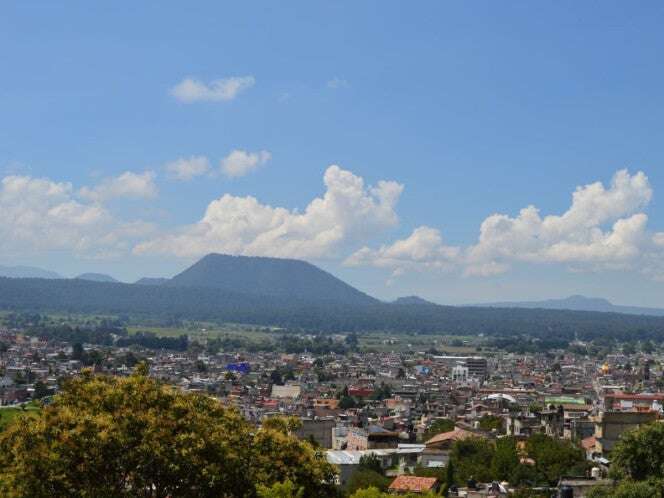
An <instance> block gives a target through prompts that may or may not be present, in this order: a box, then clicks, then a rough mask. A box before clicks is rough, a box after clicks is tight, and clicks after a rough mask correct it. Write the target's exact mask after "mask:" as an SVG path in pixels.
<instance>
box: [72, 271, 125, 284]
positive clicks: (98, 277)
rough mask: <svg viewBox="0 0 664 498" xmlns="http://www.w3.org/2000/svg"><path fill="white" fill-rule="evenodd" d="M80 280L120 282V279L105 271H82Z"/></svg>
mask: <svg viewBox="0 0 664 498" xmlns="http://www.w3.org/2000/svg"><path fill="white" fill-rule="evenodd" d="M76 279H78V280H89V281H91V282H106V283H118V282H119V280H116V279H114V278H113V277H111V276H110V275H105V274H104V273H81V274H80V275H79V276H78V277H76Z"/></svg>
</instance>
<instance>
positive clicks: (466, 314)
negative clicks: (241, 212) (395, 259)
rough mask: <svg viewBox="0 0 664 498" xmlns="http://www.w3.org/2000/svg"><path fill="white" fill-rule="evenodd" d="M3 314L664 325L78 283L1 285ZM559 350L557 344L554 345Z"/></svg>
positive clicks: (479, 325) (329, 326)
mask: <svg viewBox="0 0 664 498" xmlns="http://www.w3.org/2000/svg"><path fill="white" fill-rule="evenodd" d="M0 310H11V311H26V312H39V313H49V312H65V313H93V314H110V315H130V316H133V317H138V318H140V317H149V318H150V319H151V320H158V321H162V322H163V323H169V324H172V323H177V322H179V321H182V320H197V321H213V322H216V323H244V324H255V325H261V326H275V327H281V328H285V329H294V330H297V331H302V330H307V331H322V332H332V333H340V332H351V331H356V332H363V331H390V332H407V333H430V334H436V333H439V334H446V335H476V334H485V335H487V336H510V337H514V336H516V335H528V336H530V337H539V338H541V340H542V341H546V342H547V343H552V346H551V347H560V345H561V344H563V345H564V343H565V342H566V341H567V342H569V341H571V340H574V339H575V338H579V339H581V340H592V339H594V338H597V337H602V338H607V337H613V338H615V339H616V340H619V341H624V340H646V339H650V340H656V341H661V340H662V339H663V338H664V317H654V316H645V315H643V316H636V315H626V314H620V313H597V312H589V311H569V310H547V309H522V308H509V309H505V308H490V307H489V308H487V307H484V308H481V307H454V306H439V305H430V306H395V305H394V304H391V303H381V302H378V301H375V302H371V303H369V304H362V305H355V304H347V303H339V302H331V301H321V300H320V299H319V300H313V301H312V300H307V299H296V298H290V297H279V296H274V295H259V294H255V293H249V294H247V293H238V292H230V291H226V290H223V289H219V288H215V287H178V286H171V285H134V284H124V283H105V282H90V281H87V280H79V279H53V280H44V279H35V278H0ZM553 343H555V344H553Z"/></svg>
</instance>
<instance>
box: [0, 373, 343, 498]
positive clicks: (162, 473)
mask: <svg viewBox="0 0 664 498" xmlns="http://www.w3.org/2000/svg"><path fill="white" fill-rule="evenodd" d="M140 366H141V365H139V367H140ZM145 370H146V369H145V368H137V373H135V374H133V375H132V376H130V377H125V378H122V377H110V376H98V375H92V374H91V373H85V374H84V375H83V376H81V377H79V378H75V379H72V380H69V381H68V382H67V383H66V384H65V386H64V389H63V391H62V392H61V393H60V394H59V395H58V396H56V397H55V399H54V402H53V403H52V404H51V405H49V406H47V407H45V408H44V409H43V410H41V411H40V412H39V414H38V415H37V416H36V417H35V418H33V419H32V420H30V421H28V420H27V419H26V418H19V419H17V420H16V421H15V422H14V423H13V424H12V425H10V426H9V427H8V428H7V430H6V431H5V432H3V433H2V434H1V435H0V495H1V496H3V497H7V498H18V497H26V498H27V497H31V498H42V497H44V498H45V497H49V498H50V497H53V496H68V497H74V498H77V497H80V498H92V497H105V498H124V497H139V498H141V497H144V498H165V497H172V498H177V497H182V498H188V497H192V498H193V497H214V498H219V497H243V498H244V497H248V498H253V497H255V496H257V493H258V491H257V486H261V489H263V490H264V489H265V487H271V486H274V485H275V484H276V483H285V482H287V481H288V482H290V483H291V485H292V487H293V489H295V490H298V492H299V490H300V489H301V490H302V494H303V496H322V497H325V496H332V495H333V494H334V489H333V485H332V480H333V478H334V475H335V470H334V468H333V467H332V466H331V465H329V464H328V463H327V462H326V460H325V458H324V455H323V454H321V453H319V452H316V451H315V450H314V449H313V448H312V447H311V446H310V445H309V444H308V443H307V442H304V441H299V440H298V439H296V438H295V437H294V436H292V435H291V433H290V429H291V428H292V424H290V423H289V422H288V421H284V422H282V423H278V422H276V421H275V422H272V423H270V424H267V425H266V426H265V427H263V428H261V429H260V430H256V429H255V428H254V427H253V426H251V425H250V424H249V423H248V422H246V421H245V420H244V419H243V418H242V417H241V415H240V414H239V413H238V412H237V411H235V410H234V409H229V408H225V407H224V406H222V405H221V404H220V403H219V402H218V401H217V400H215V399H213V398H210V397H207V396H203V395H200V394H190V393H183V392H180V391H178V390H176V389H174V388H172V387H169V386H165V385H162V384H160V383H158V382H157V381H155V380H154V379H151V378H149V377H147V376H146V375H145Z"/></svg>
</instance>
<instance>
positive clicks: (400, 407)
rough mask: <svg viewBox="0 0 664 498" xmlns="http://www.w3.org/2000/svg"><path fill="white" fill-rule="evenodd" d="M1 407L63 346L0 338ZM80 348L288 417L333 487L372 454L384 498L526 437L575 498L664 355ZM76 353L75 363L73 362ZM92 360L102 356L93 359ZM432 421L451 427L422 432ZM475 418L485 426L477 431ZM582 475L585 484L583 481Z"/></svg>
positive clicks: (54, 384)
mask: <svg viewBox="0 0 664 498" xmlns="http://www.w3.org/2000/svg"><path fill="white" fill-rule="evenodd" d="M0 343H2V344H4V345H5V347H4V348H3V350H2V351H0V405H5V406H6V405H13V404H16V403H23V402H26V401H28V400H30V399H31V398H32V397H34V396H36V395H37V393H41V394H43V393H44V391H45V390H46V391H50V392H56V391H57V389H58V384H59V379H61V378H63V377H67V376H70V375H75V374H76V373H77V372H79V371H80V370H81V368H83V366H84V362H83V361H82V360H81V359H80V358H75V357H74V354H73V353H74V352H73V348H72V345H71V344H66V343H54V342H44V341H40V340H39V339H38V338H35V337H28V336H25V335H23V334H21V333H20V331H9V330H0ZM196 346H197V345H196V344H195V343H194V347H192V348H190V350H189V351H187V352H172V351H153V350H137V349H136V348H132V349H127V348H116V347H99V346H90V345H84V348H85V351H87V352H89V351H92V350H101V358H102V359H101V360H100V361H99V360H98V361H96V362H95V363H94V368H96V369H98V370H100V371H106V372H109V373H112V374H117V375H124V374H127V373H129V372H130V371H131V369H132V366H133V365H132V364H131V363H132V362H133V361H136V358H137V357H145V358H147V359H148V360H149V362H150V365H151V375H153V376H155V377H158V378H161V379H163V380H165V381H167V382H170V383H172V384H174V385H178V386H179V387H180V388H182V389H183V390H187V391H198V392H205V393H208V394H209V395H211V396H215V397H217V398H219V399H220V400H221V402H223V403H225V404H227V405H232V406H234V407H236V408H237V409H238V410H240V412H241V413H242V414H243V415H244V416H245V417H246V418H247V419H248V420H250V421H252V422H254V423H256V424H257V425H259V424H261V423H262V421H264V420H265V419H266V418H269V417H274V416H284V415H285V416H292V417H297V418H299V419H300V420H301V422H302V423H301V427H300V429H299V430H298V436H299V437H301V438H303V439H307V440H309V441H311V442H312V443H314V444H316V445H317V446H319V447H320V448H321V449H322V450H324V451H326V455H327V459H328V461H329V462H331V463H333V464H335V465H337V466H338V468H339V478H338V479H339V484H341V485H343V484H345V483H346V482H347V481H348V479H349V478H350V476H351V475H352V474H353V472H354V471H355V470H356V469H357V468H358V466H359V465H360V460H361V458H362V457H363V456H367V455H373V456H375V457H376V458H377V459H378V461H379V462H380V465H381V466H382V467H383V469H384V472H385V475H387V476H391V477H393V478H394V481H393V482H392V484H391V485H390V490H391V491H393V492H394V493H400V492H415V493H418V492H425V491H428V490H435V489H437V487H438V486H440V484H441V483H440V482H438V481H437V480H436V479H435V478H430V477H426V478H425V477H416V476H413V475H411V474H412V471H413V469H414V468H415V467H425V468H440V467H444V466H446V465H447V463H448V461H449V457H450V450H451V447H452V445H453V444H454V442H455V441H457V440H459V439H464V438H467V437H483V438H490V439H496V438H500V437H505V436H513V437H515V438H517V439H525V438H528V437H529V436H531V435H532V434H535V433H544V434H547V435H549V436H551V437H554V438H562V439H568V440H570V441H573V442H574V443H575V444H577V445H579V446H580V447H582V448H583V449H584V451H585V452H586V455H587V458H588V460H589V461H591V462H592V465H593V467H594V469H593V474H592V475H590V476H578V477H579V478H578V479H573V480H569V482H567V484H564V483H563V484H564V485H565V486H568V487H573V488H574V489H575V490H576V491H575V492H576V494H573V495H572V496H583V490H584V489H587V487H588V486H590V485H592V484H594V483H595V482H596V481H597V480H598V479H600V478H601V477H602V476H604V475H606V472H607V470H608V467H609V466H610V453H611V449H612V448H613V446H614V445H615V444H616V442H617V441H618V440H619V438H620V436H621V434H623V433H624V432H625V431H626V430H629V429H631V428H634V427H638V426H640V425H642V424H645V423H649V422H652V421H655V420H658V419H660V418H661V417H662V415H663V406H664V392H662V387H664V386H663V385H662V378H663V373H662V364H663V358H662V356H661V355H659V354H657V353H648V354H646V353H632V354H612V355H608V356H607V357H606V358H603V359H602V360H601V361H599V360H597V359H593V358H590V357H588V356H582V355H579V354H574V353H571V352H568V351H562V350H561V351H550V352H547V353H541V354H540V353H531V354H515V353H506V352H501V351H488V352H487V351H483V352H481V353H475V354H472V355H467V356H462V355H438V354H431V353H430V352H416V351H411V352H380V353H379V352H371V353H369V352H365V353H362V352H356V353H348V354H344V355H340V354H333V353H330V354H326V355H320V356H315V355H311V354H307V353H300V354H285V353H276V352H252V353H249V352H244V351H243V352H238V351H232V352H220V353H216V354H211V353H207V352H206V351H205V348H204V345H200V347H196ZM79 356H80V355H79ZM97 356H98V357H99V356H100V355H97ZM438 419H448V420H451V421H452V422H453V429H451V430H449V431H447V432H442V433H439V434H436V435H434V436H432V437H427V433H428V430H429V428H430V427H431V425H432V424H433V423H435V422H436V420H438ZM485 421H492V423H491V424H485V423H484V422H485ZM584 477H587V479H584ZM457 492H458V493H460V496H468V497H471V498H472V497H475V496H501V495H505V494H506V493H507V492H508V486H507V483H469V486H468V487H467V488H464V489H461V490H459V491H457Z"/></svg>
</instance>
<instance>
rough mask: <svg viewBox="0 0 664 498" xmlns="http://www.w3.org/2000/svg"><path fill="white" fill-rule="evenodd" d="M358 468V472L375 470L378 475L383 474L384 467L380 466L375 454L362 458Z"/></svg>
mask: <svg viewBox="0 0 664 498" xmlns="http://www.w3.org/2000/svg"><path fill="white" fill-rule="evenodd" d="M357 468H358V470H373V471H374V472H376V473H377V474H381V475H382V474H383V466H382V465H381V464H380V460H378V457H377V456H376V455H374V454H373V453H369V454H368V455H363V456H361V457H360V464H359V465H358V467H357Z"/></svg>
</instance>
